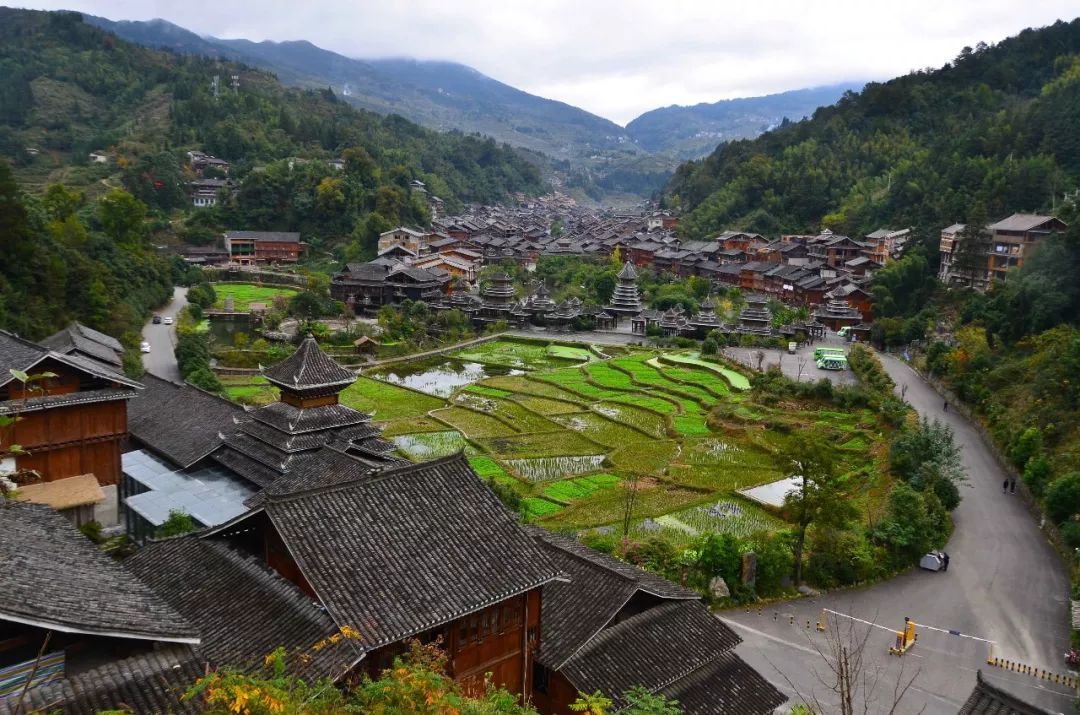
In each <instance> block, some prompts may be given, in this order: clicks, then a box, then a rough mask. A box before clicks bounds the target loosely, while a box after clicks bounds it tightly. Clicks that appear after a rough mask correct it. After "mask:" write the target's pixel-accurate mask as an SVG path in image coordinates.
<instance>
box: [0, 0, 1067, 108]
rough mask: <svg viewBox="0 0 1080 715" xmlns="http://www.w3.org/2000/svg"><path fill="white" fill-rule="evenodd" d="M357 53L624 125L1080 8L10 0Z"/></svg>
mask: <svg viewBox="0 0 1080 715" xmlns="http://www.w3.org/2000/svg"><path fill="white" fill-rule="evenodd" d="M14 2H15V3H18V4H25V6H27V7H34V8H39V9H61V8H66V9H71V10H81V11H85V12H88V13H91V14H94V15H101V16H104V17H107V18H110V19H113V20H148V19H152V18H155V17H161V18H164V19H166V20H169V21H171V22H174V23H176V24H178V25H181V26H183V27H186V28H188V29H189V30H193V31H195V32H198V33H199V34H204V35H214V36H217V37H226V38H234V37H243V38H247V39H251V40H301V39H303V40H309V41H311V42H312V43H314V44H316V45H319V46H320V47H325V48H327V49H330V50H333V51H335V52H339V53H341V54H344V55H349V56H351V57H387V56H394V57H401V56H409V57H416V58H419V59H441V60H452V61H455V62H461V63H463V64H467V65H470V66H472V67H474V68H476V69H478V70H480V71H481V72H483V73H484V74H487V75H489V76H491V77H494V78H495V79H498V80H501V81H503V82H506V83H507V84H511V85H513V86H515V87H518V88H520V89H523V90H525V91H527V92H531V93H533V94H538V95H540V96H543V97H550V98H552V99H558V100H562V101H564V102H568V103H570V104H574V105H577V106H579V107H582V108H584V109H587V110H589V111H591V112H593V113H595V114H599V115H601V116H604V117H607V118H609V119H612V120H614V121H616V122H618V123H619V124H625V123H626V122H628V121H629V120H631V119H633V118H634V117H635V116H637V115H638V114H640V113H641V112H643V111H646V110H649V109H653V108H656V107H660V106H667V105H669V104H695V103H698V102H714V101H716V100H719V99H729V98H732V97H746V96H756V95H761V94H769V93H772V92H781V91H784V90H788V89H798V88H801V87H810V86H815V85H822V84H830V83H833V82H840V81H847V80H862V79H887V78H890V77H894V76H896V75H899V74H904V73H905V72H908V71H909V70H912V69H918V68H924V67H937V66H940V65H942V64H944V63H945V62H947V61H949V60H950V59H952V58H953V57H955V56H956V54H957V53H958V52H959V50H960V48H962V47H963V46H964V45H971V46H974V45H975V43H977V42H979V41H980V40H982V41H985V42H989V43H993V42H997V41H999V40H1001V39H1004V38H1005V37H1008V36H1010V35H1014V34H1016V33H1017V32H1019V31H1020V30H1022V29H1023V28H1025V27H1037V26H1042V25H1047V24H1051V23H1053V22H1054V21H1055V20H1057V19H1059V18H1060V19H1065V20H1070V19H1072V18H1073V17H1074V16H1076V15H1077V14H1080V5H1078V4H1077V0H1026V1H1021V0H903V1H901V2H896V0H739V1H738V2H732V0H727V1H726V2H725V0H701V1H697V2H693V1H690V0H532V1H521V0H502V1H501V2H498V1H494V2H491V1H484V0H308V1H307V2H304V1H303V0H301V1H300V2H297V1H296V0H288V1H286V0H258V1H250V0H249V1H248V2H228V0H225V1H222V0H213V1H210V0H172V1H171V2H159V1H157V0H40V1H34V0H21V1H20V0H14Z"/></svg>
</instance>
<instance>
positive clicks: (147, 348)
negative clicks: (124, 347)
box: [139, 340, 150, 353]
mask: <svg viewBox="0 0 1080 715" xmlns="http://www.w3.org/2000/svg"><path fill="white" fill-rule="evenodd" d="M139 350H141V351H143V352H144V353H148V352H150V343H148V342H146V341H145V340H144V341H143V342H142V345H140V346H139Z"/></svg>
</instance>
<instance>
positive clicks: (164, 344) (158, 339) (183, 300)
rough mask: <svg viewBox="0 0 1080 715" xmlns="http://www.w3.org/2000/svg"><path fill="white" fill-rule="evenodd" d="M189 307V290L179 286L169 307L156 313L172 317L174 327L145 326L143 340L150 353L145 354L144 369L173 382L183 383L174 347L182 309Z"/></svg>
mask: <svg viewBox="0 0 1080 715" xmlns="http://www.w3.org/2000/svg"><path fill="white" fill-rule="evenodd" d="M185 305H187V288H183V287H181V286H177V287H176V288H174V289H173V297H172V300H170V301H169V303H168V305H166V306H164V307H163V308H159V309H158V310H156V311H154V314H155V315H160V316H161V317H162V318H164V317H165V316H171V317H172V319H173V324H172V325H165V324H164V323H158V324H157V325H155V324H154V323H153V322H152V321H151V322H148V323H147V324H146V325H144V326H143V330H142V339H143V340H145V341H146V342H148V343H150V352H148V353H143V356H142V361H143V368H145V369H146V371H147V372H149V373H151V374H153V375H156V376H157V377H161V378H164V379H166V380H172V381H173V382H181V377H180V368H179V367H177V365H176V355H175V354H174V353H173V346H174V345H176V319H177V314H178V313H179V312H180V309H181V308H183V307H184V306H185Z"/></svg>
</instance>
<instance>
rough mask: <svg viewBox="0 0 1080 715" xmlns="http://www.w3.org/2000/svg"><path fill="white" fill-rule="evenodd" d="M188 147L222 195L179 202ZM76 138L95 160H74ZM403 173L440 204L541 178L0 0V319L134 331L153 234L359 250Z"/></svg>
mask: <svg viewBox="0 0 1080 715" xmlns="http://www.w3.org/2000/svg"><path fill="white" fill-rule="evenodd" d="M231 75H237V76H238V77H239V90H238V91H233V90H232V89H231V88H230V86H229V79H230V76H231ZM214 76H219V77H221V78H222V80H223V81H222V83H221V91H220V92H219V96H218V97H217V98H215V97H214V93H213V91H212V89H211V81H212V79H213V77H214ZM191 149H198V150H202V151H206V152H208V153H211V154H214V155H217V156H219V157H222V158H224V159H227V160H228V161H230V162H232V168H231V172H230V177H231V178H233V179H235V180H236V181H237V185H236V189H237V191H236V195H235V196H234V197H228V196H224V195H223V196H222V201H221V202H220V203H219V205H218V206H217V207H215V208H213V209H203V210H194V209H193V208H192V207H191V205H190V200H189V199H188V195H187V187H186V182H187V181H189V180H191V179H192V178H194V176H193V175H192V173H191V172H190V170H189V168H188V167H187V166H186V152H187V151H188V150H191ZM91 151H100V152H105V153H107V155H108V161H107V162H105V163H100V164H99V163H89V162H88V153H89V152H91ZM335 157H341V158H343V159H344V160H345V168H344V170H341V171H339V170H337V169H335V168H332V167H331V166H329V165H328V163H327V161H326V160H327V159H330V158H335ZM9 164H10V165H11V167H13V169H14V172H13V171H12V168H9ZM413 179H419V180H421V181H423V182H425V183H426V184H427V185H428V187H429V189H430V190H431V191H432V192H433V193H435V194H437V195H438V196H440V197H442V198H444V199H445V200H446V202H447V204H448V206H449V207H451V208H454V207H455V206H456V205H459V204H460V202H462V201H482V202H489V203H494V202H497V201H499V200H502V199H504V198H506V197H508V196H509V195H510V194H511V193H512V192H539V191H541V190H542V189H543V188H544V187H543V185H542V181H541V177H540V173H539V171H538V170H537V169H536V167H535V166H534V165H533V164H532V163H531V162H530V161H528V160H527V159H526V158H525V157H523V156H522V155H521V154H520V153H519V151H518V150H513V149H510V148H508V147H506V146H499V145H497V144H496V143H495V142H494V141H492V140H490V139H482V138H477V137H472V136H465V135H463V134H460V133H451V134H440V133H437V132H433V131H430V130H427V129H423V128H421V127H419V126H417V125H415V124H413V123H411V122H409V121H407V120H405V119H402V118H401V117H396V116H391V117H381V116H378V115H376V114H372V113H369V112H363V111H360V110H356V109H354V108H352V107H350V106H348V105H347V104H345V103H343V102H341V101H339V100H338V98H337V97H336V96H335V95H334V94H333V92H330V91H326V90H324V91H306V90H295V89H285V88H284V87H282V86H281V85H280V84H279V83H278V82H277V80H276V79H274V78H273V77H272V76H270V75H268V74H266V73H265V72H262V71H257V70H252V69H251V68H248V67H244V66H241V65H236V64H230V63H223V62H218V61H214V60H208V59H200V58H188V57H178V56H175V55H172V54H168V53H164V52H159V51H155V50H149V49H146V48H142V47H138V46H135V45H131V44H128V43H126V42H124V41H122V40H119V39H118V38H116V37H115V36H113V35H110V34H108V33H106V32H104V31H102V30H100V29H98V28H95V27H91V26H89V25H86V24H84V23H83V22H82V20H81V18H80V16H78V15H77V14H72V13H44V12H31V11H21V10H10V9H6V8H0V328H6V329H11V330H15V331H17V332H19V333H21V334H23V335H26V336H28V337H31V338H38V337H41V336H43V335H46V334H48V333H50V332H52V331H53V330H56V329H57V328H59V327H60V326H62V325H63V324H65V323H66V322H68V321H70V320H72V319H78V320H81V321H83V322H85V323H87V324H89V325H91V326H93V327H96V328H100V329H104V330H106V331H107V332H109V333H111V334H114V335H119V334H122V333H124V332H128V333H129V338H130V339H129V342H132V341H134V342H136V343H137V334H136V333H135V332H134V331H135V330H136V329H137V328H138V326H140V325H141V323H142V321H143V320H144V319H145V317H146V315H147V313H148V311H149V310H150V309H151V308H152V307H154V306H156V305H160V304H161V303H162V302H163V301H164V300H165V299H166V298H167V296H168V295H169V294H170V293H171V288H172V281H173V277H172V267H171V265H170V263H169V262H168V261H166V260H164V259H162V258H159V257H158V255H157V253H156V252H155V251H154V249H153V246H154V245H159V244H161V243H168V242H177V241H187V242H189V243H206V242H208V241H210V240H214V238H215V237H216V236H218V235H220V232H221V231H223V230H225V229H229V228H231V229H238V228H242V229H262V230H294V231H300V232H301V233H302V234H303V239H304V240H305V241H307V242H309V243H310V244H312V249H313V252H315V253H316V255H317V256H320V257H324V256H326V253H327V252H329V251H336V252H337V254H338V255H339V256H340V255H341V254H342V253H349V254H353V255H359V254H363V253H366V252H367V253H369V252H370V251H371V250H372V247H373V245H374V241H375V238H376V237H377V235H378V232H379V231H380V230H385V229H386V228H388V227H389V226H391V225H393V224H397V223H400V222H421V221H426V220H427V212H428V208H427V204H426V201H425V200H424V197H423V195H420V194H417V193H414V192H412V191H411V190H410V188H409V182H410V181H411V180H413Z"/></svg>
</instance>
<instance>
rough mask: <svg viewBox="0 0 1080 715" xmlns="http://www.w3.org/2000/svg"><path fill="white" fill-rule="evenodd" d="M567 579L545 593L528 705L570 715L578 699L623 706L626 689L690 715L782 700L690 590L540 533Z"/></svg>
mask: <svg viewBox="0 0 1080 715" xmlns="http://www.w3.org/2000/svg"><path fill="white" fill-rule="evenodd" d="M531 530H532V532H533V533H534V535H535V536H536V539H537V542H538V543H539V544H540V545H541V547H542V548H543V550H544V554H545V556H547V558H548V559H550V560H551V562H552V563H553V564H554V565H555V566H556V567H557V568H558V569H559V571H560V572H562V573H563V574H564V575H565V577H566V578H563V579H560V580H559V581H558V582H555V583H552V584H550V585H548V586H546V587H545V588H544V599H543V605H542V613H541V622H540V625H541V628H542V630H543V634H544V637H543V639H542V640H541V644H540V650H539V652H538V653H537V656H536V663H535V666H534V668H533V705H534V706H535V707H536V708H537V709H538V710H539V711H540V712H541V713H542V715H570V714H571V710H570V704H571V703H573V702H574V700H576V699H577V697H578V693H594V692H597V691H599V692H601V693H602V694H604V695H605V696H607V697H608V698H611V699H612V700H613V701H614V704H615V707H614V708H613V712H617V710H618V708H621V707H624V706H625V705H626V704H627V703H626V702H625V700H624V698H623V695H624V694H625V692H626V691H627V690H629V689H630V688H632V687H643V688H645V689H646V690H647V691H649V692H650V693H653V694H656V695H662V696H664V697H667V698H674V699H676V700H678V701H679V704H680V706H681V707H682V709H683V710H684V711H685V712H688V713H695V715H736V714H737V715H768V714H770V713H772V712H773V711H774V710H775V709H776V708H777V707H779V706H780V705H781V704H782V703H783V702H784V701H785V700H786V698H785V697H784V695H783V694H782V693H780V692H779V691H778V690H777V689H776V688H775V687H773V686H772V685H771V684H770V683H769V682H768V681H767V680H765V679H764V678H762V677H761V675H759V674H758V673H757V672H756V671H754V670H753V669H752V668H751V667H750V666H748V665H747V664H746V663H744V662H743V661H742V659H740V658H739V656H737V655H736V654H735V653H734V648H735V646H736V645H738V644H739V642H740V640H741V639H740V638H739V636H738V635H736V634H735V632H734V631H732V630H731V629H730V628H728V627H727V626H726V625H724V624H723V623H722V622H720V620H718V619H717V618H716V617H715V616H714V615H713V614H712V613H711V612H710V611H709V609H708V607H706V606H705V604H704V603H702V602H701V597H700V596H699V595H698V594H697V593H695V592H693V591H690V590H689V589H686V588H683V587H682V586H678V585H676V584H674V583H671V582H670V581H666V580H665V579H663V578H660V577H659V576H656V575H655V574H651V573H648V572H647V571H644V570H642V569H639V568H637V567H635V566H632V565H631V564H627V563H625V562H622V561H617V560H616V559H613V558H611V557H609V556H605V555H603V554H600V553H598V552H596V551H593V550H592V549H590V548H588V547H586V546H583V545H582V544H580V543H578V542H576V541H574V540H573V539H569V538H566V537H562V536H557V535H555V534H552V533H550V532H547V531H545V530H543V529H531Z"/></svg>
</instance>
